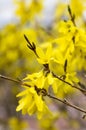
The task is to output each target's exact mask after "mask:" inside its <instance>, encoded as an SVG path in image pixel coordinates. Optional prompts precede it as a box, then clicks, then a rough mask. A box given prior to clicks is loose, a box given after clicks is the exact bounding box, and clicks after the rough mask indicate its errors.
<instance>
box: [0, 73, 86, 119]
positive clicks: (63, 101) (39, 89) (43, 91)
mask: <svg viewBox="0 0 86 130" xmlns="http://www.w3.org/2000/svg"><path fill="white" fill-rule="evenodd" d="M56 77H57V76H56ZM0 78H2V79H5V80H9V81H12V82H16V83H19V84H20V85H25V86H27V87H31V86H30V85H29V84H27V83H24V82H22V81H21V80H16V79H12V78H10V77H6V76H3V75H0ZM57 78H58V79H59V80H61V81H63V80H62V79H60V78H59V77H57ZM65 83H67V84H69V85H70V83H68V82H65ZM34 87H35V90H36V91H37V93H38V94H42V96H48V97H49V98H52V99H55V100H57V101H59V102H61V103H64V104H65V105H67V106H70V107H71V108H74V109H76V110H78V111H80V112H83V113H84V115H83V119H84V118H85V117H86V110H84V109H82V108H80V107H78V106H75V105H74V104H71V103H69V102H68V101H67V100H66V99H64V100H62V99H60V98H57V97H55V96H52V95H50V94H49V93H48V92H47V91H46V89H44V88H42V89H41V88H38V87H37V86H34Z"/></svg>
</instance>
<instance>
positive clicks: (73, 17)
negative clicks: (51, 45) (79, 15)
mask: <svg viewBox="0 0 86 130" xmlns="http://www.w3.org/2000/svg"><path fill="white" fill-rule="evenodd" d="M76 8H77V7H76ZM68 12H69V15H70V17H71V21H72V23H73V24H74V26H76V24H75V15H74V14H72V11H71V8H70V6H69V5H68Z"/></svg>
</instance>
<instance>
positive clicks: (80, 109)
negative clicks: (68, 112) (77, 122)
mask: <svg viewBox="0 0 86 130" xmlns="http://www.w3.org/2000/svg"><path fill="white" fill-rule="evenodd" d="M47 96H48V97H49V98H52V99H55V100H58V101H59V102H62V103H64V104H66V105H67V106H70V107H72V108H74V109H76V110H78V111H81V112H83V113H85V114H86V110H84V109H82V108H80V107H78V106H75V105H74V104H71V103H69V102H68V101H67V100H66V99H64V100H62V99H60V98H57V97H54V96H51V95H50V94H47Z"/></svg>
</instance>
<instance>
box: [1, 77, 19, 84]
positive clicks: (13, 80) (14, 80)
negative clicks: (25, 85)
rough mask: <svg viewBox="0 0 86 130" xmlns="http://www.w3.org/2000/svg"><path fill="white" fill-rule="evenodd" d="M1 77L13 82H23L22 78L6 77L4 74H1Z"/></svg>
mask: <svg viewBox="0 0 86 130" xmlns="http://www.w3.org/2000/svg"><path fill="white" fill-rule="evenodd" d="M0 78H2V79H6V80H10V81H12V82H16V83H19V84H21V82H22V81H21V80H16V79H12V78H10V77H6V76H3V75H0Z"/></svg>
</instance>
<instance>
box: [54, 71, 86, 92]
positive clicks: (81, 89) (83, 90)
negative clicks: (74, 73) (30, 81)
mask: <svg viewBox="0 0 86 130" xmlns="http://www.w3.org/2000/svg"><path fill="white" fill-rule="evenodd" d="M52 74H53V76H54V77H55V78H57V79H59V80H60V81H62V82H64V83H66V84H67V85H70V86H71V87H73V88H76V89H78V90H79V91H81V92H82V93H86V90H85V89H83V88H79V87H77V86H75V85H72V84H71V83H69V82H67V81H65V80H63V79H62V78H60V77H59V76H58V75H56V74H54V73H53V72H52Z"/></svg>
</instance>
